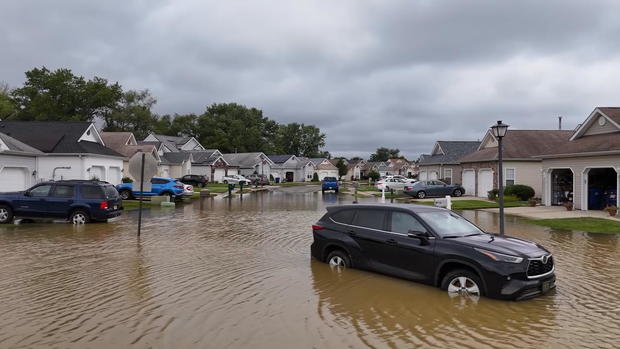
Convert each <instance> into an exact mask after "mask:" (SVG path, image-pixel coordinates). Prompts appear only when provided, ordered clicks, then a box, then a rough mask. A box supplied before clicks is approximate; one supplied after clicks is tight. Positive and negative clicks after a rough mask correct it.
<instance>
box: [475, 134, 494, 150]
mask: <svg viewBox="0 0 620 349" xmlns="http://www.w3.org/2000/svg"><path fill="white" fill-rule="evenodd" d="M489 137H492V138H493V139H494V140H495V141H497V139H495V136H493V133H491V130H487V132H486V133H485V134H484V137H482V141H481V142H480V145H479V146H478V149H477V150H481V149H484V148H485V144H486V143H487V141H488V138H489Z"/></svg>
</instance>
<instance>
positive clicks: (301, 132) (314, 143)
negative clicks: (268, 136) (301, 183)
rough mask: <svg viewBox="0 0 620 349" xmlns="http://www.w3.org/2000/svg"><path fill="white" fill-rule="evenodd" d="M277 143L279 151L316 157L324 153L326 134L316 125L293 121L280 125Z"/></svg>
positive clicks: (276, 148) (277, 150)
mask: <svg viewBox="0 0 620 349" xmlns="http://www.w3.org/2000/svg"><path fill="white" fill-rule="evenodd" d="M275 143H276V144H275V150H276V152H278V153H282V154H294V155H299V156H306V157H310V158H315V157H320V156H321V155H322V153H321V148H323V147H324V146H325V134H324V133H321V130H320V129H319V128H318V127H316V126H312V125H304V124H298V123H296V122H293V123H290V124H286V125H280V126H279V128H278V135H277V137H276V142H275Z"/></svg>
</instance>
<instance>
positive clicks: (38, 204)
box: [0, 180, 123, 224]
mask: <svg viewBox="0 0 620 349" xmlns="http://www.w3.org/2000/svg"><path fill="white" fill-rule="evenodd" d="M122 211H123V202H122V200H121V198H120V196H119V195H118V191H116V188H114V186H113V185H111V184H109V183H107V182H101V181H88V180H67V181H55V182H44V183H40V184H37V185H35V186H34V187H32V188H30V189H28V190H25V191H20V192H12V193H0V224H3V223H10V222H12V221H13V219H14V218H15V217H19V218H35V219H36V218H53V219H59V218H60V219H62V218H64V219H67V220H68V221H69V222H71V223H73V224H85V223H89V222H96V221H100V222H105V221H107V220H108V219H110V218H113V217H118V216H120V215H121V213H122Z"/></svg>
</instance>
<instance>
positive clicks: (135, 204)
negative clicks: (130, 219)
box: [123, 200, 151, 211]
mask: <svg viewBox="0 0 620 349" xmlns="http://www.w3.org/2000/svg"><path fill="white" fill-rule="evenodd" d="M139 207H140V201H138V200H123V208H124V209H125V210H128V211H131V210H137V209H138V208H139ZM150 207H151V202H150V201H146V200H143V201H142V208H150Z"/></svg>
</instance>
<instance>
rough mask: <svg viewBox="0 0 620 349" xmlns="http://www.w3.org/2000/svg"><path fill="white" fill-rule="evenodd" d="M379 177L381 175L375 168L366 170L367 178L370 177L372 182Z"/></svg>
mask: <svg viewBox="0 0 620 349" xmlns="http://www.w3.org/2000/svg"><path fill="white" fill-rule="evenodd" d="M380 177H381V175H380V174H379V172H377V171H375V170H372V171H370V172H368V178H370V179H372V181H373V182H376V181H378V180H379V178H380Z"/></svg>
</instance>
